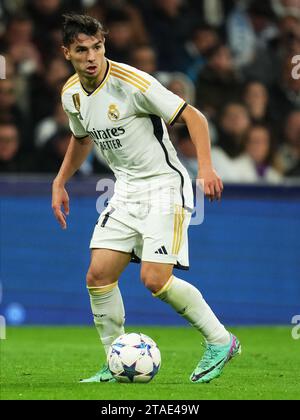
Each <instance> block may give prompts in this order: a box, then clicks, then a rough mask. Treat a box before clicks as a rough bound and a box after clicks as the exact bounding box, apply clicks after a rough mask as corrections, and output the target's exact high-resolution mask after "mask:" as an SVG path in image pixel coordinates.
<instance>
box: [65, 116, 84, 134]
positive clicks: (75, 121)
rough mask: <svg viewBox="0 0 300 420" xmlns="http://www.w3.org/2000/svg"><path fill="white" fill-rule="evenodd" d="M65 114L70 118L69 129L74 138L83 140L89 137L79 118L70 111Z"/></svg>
mask: <svg viewBox="0 0 300 420" xmlns="http://www.w3.org/2000/svg"><path fill="white" fill-rule="evenodd" d="M65 112H66V114H67V116H68V118H69V127H70V130H71V131H72V133H73V135H74V137H76V138H83V137H86V136H88V133H87V132H86V131H85V129H84V128H83V126H82V124H81V122H80V120H79V118H78V116H77V115H75V114H72V113H71V112H68V111H65Z"/></svg>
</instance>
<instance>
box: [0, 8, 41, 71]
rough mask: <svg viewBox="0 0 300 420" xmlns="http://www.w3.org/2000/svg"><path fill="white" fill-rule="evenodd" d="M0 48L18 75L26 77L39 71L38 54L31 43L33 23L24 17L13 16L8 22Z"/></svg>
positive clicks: (39, 61)
mask: <svg viewBox="0 0 300 420" xmlns="http://www.w3.org/2000/svg"><path fill="white" fill-rule="evenodd" d="M1 46H2V48H3V50H4V51H5V52H6V53H7V54H8V56H9V57H10V59H11V60H12V62H13V64H14V65H15V66H16V67H17V71H18V72H19V73H21V74H23V75H28V74H32V73H34V72H36V71H39V70H40V69H41V57H40V53H39V51H38V49H37V47H36V45H35V44H34V42H33V22H32V20H31V19H30V18H29V17H27V16H26V15H17V16H14V17H13V18H12V19H11V20H10V21H9V22H8V25H7V28H6V33H5V35H4V37H3V39H2V40H1Z"/></svg>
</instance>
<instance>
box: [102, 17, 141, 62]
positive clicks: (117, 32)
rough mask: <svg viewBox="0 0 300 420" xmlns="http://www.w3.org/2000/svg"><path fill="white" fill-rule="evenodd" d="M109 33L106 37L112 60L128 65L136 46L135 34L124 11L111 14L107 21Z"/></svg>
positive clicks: (108, 54) (107, 48) (109, 55)
mask: <svg viewBox="0 0 300 420" xmlns="http://www.w3.org/2000/svg"><path fill="white" fill-rule="evenodd" d="M106 25H107V28H108V29H109V33H108V35H107V37H106V52H107V56H108V57H109V58H110V59H111V60H115V61H118V62H122V63H128V62H129V57H130V51H131V49H132V48H133V46H134V45H135V38H134V33H133V30H132V27H131V24H130V18H129V16H128V14H127V13H126V12H124V11H122V10H114V11H111V12H110V13H109V15H108V16H107V21H106Z"/></svg>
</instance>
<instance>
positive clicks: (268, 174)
mask: <svg viewBox="0 0 300 420" xmlns="http://www.w3.org/2000/svg"><path fill="white" fill-rule="evenodd" d="M233 166H234V174H235V176H236V182H249V183H254V182H267V183H279V182H280V181H281V180H282V176H281V174H280V173H279V172H278V171H277V170H276V169H275V168H274V150H273V145H272V139H271V133H270V131H269V129H268V128H267V127H265V126H263V125H253V126H252V127H250V128H249V130H248V131H247V134H246V137H245V151H244V153H243V155H241V156H240V157H238V158H237V159H235V161H234V165H233Z"/></svg>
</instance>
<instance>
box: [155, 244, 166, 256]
mask: <svg viewBox="0 0 300 420" xmlns="http://www.w3.org/2000/svg"><path fill="white" fill-rule="evenodd" d="M155 254H165V255H168V253H167V250H166V248H165V247H164V246H162V247H160V248H159V249H158V250H157V251H155Z"/></svg>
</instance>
